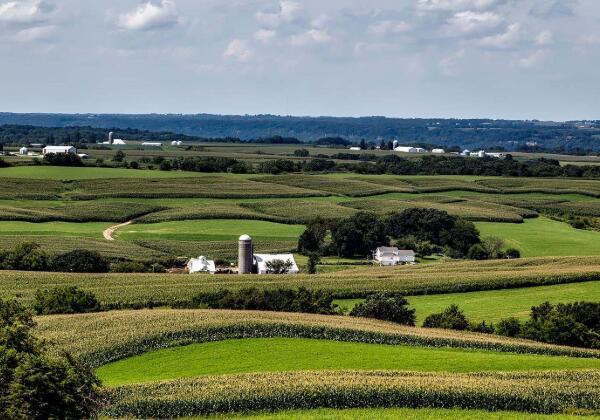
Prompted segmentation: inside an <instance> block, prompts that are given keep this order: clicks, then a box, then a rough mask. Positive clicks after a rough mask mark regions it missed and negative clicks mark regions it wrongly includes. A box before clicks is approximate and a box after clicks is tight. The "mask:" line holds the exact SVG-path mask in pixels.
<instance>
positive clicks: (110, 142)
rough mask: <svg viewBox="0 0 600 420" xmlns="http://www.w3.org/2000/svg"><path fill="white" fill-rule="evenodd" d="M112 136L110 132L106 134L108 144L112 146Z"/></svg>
mask: <svg viewBox="0 0 600 420" xmlns="http://www.w3.org/2000/svg"><path fill="white" fill-rule="evenodd" d="M113 135H114V133H113V132H112V131H111V132H110V133H108V144H113Z"/></svg>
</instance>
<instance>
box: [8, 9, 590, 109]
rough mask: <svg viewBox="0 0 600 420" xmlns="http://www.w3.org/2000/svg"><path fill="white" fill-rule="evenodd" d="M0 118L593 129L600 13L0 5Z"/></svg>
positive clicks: (496, 10) (510, 10) (577, 10)
mask: <svg viewBox="0 0 600 420" xmlns="http://www.w3.org/2000/svg"><path fill="white" fill-rule="evenodd" d="M0 111H13V112H81V113H83V112H98V113H100V112H103V113H108V112H123V113H149V112H156V113H200V112H206V113H222V114H261V113H272V114H282V115H283V114H285V115H338V116H358V115H386V116H398V117H459V118H463V117H491V118H515V119H533V118H538V119H554V120H567V119H592V118H593V119H600V1H598V0H305V1H301V0H281V1H279V0H151V1H148V0H143V1H139V0H102V1H81V0H10V1H6V0H0Z"/></svg>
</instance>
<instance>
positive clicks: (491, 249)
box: [481, 236, 505, 260]
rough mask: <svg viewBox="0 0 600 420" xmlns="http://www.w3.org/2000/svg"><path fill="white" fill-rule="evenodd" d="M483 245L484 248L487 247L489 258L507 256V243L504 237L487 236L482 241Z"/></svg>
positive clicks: (495, 258)
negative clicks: (505, 251)
mask: <svg viewBox="0 0 600 420" xmlns="http://www.w3.org/2000/svg"><path fill="white" fill-rule="evenodd" d="M481 245H482V246H483V249H485V251H486V253H487V255H488V258H491V259H493V260H497V259H498V258H503V257H504V256H505V253H504V246H505V243H504V240H503V239H502V238H499V237H497V236H486V237H485V238H483V240H482V241H481Z"/></svg>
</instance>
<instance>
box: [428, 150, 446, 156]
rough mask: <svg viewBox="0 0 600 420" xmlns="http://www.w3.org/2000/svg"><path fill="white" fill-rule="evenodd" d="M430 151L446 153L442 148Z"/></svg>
mask: <svg viewBox="0 0 600 420" xmlns="http://www.w3.org/2000/svg"><path fill="white" fill-rule="evenodd" d="M431 153H436V154H440V155H443V154H444V153H446V151H445V150H444V149H433V150H432V151H431Z"/></svg>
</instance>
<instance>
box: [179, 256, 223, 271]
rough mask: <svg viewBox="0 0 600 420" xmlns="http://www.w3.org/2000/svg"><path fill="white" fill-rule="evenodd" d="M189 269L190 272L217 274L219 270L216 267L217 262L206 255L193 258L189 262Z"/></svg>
mask: <svg viewBox="0 0 600 420" xmlns="http://www.w3.org/2000/svg"><path fill="white" fill-rule="evenodd" d="M186 268H187V271H188V273H190V274H196V273H210V274H215V272H216V271H217V269H216V267H215V262H214V261H213V260H209V259H207V258H206V257H204V256H201V257H198V258H192V259H191V260H190V261H189V262H188V263H187V267H186Z"/></svg>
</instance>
